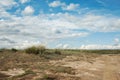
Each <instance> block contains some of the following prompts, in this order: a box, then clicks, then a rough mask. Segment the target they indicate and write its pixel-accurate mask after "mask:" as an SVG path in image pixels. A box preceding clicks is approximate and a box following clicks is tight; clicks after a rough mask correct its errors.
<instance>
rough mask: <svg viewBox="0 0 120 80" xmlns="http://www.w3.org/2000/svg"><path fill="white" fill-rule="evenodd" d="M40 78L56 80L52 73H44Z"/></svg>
mask: <svg viewBox="0 0 120 80" xmlns="http://www.w3.org/2000/svg"><path fill="white" fill-rule="evenodd" d="M41 80H56V77H55V76H54V75H47V74H46V75H44V76H43V78H42V79H41Z"/></svg>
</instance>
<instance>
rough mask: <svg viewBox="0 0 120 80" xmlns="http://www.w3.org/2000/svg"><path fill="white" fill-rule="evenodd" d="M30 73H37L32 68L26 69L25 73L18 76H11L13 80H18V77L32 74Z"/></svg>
mask: <svg viewBox="0 0 120 80" xmlns="http://www.w3.org/2000/svg"><path fill="white" fill-rule="evenodd" d="M30 74H32V75H35V74H36V73H35V72H33V71H32V70H26V71H25V73H23V74H21V75H18V76H14V77H12V78H11V80H16V78H22V77H25V76H27V75H30Z"/></svg>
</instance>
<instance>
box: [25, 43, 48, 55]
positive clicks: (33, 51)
mask: <svg viewBox="0 0 120 80" xmlns="http://www.w3.org/2000/svg"><path fill="white" fill-rule="evenodd" d="M45 50H46V48H45V46H41V45H40V46H32V47H29V48H27V49H25V52H26V53H29V54H43V53H44V52H45Z"/></svg>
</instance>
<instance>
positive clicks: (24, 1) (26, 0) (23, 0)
mask: <svg viewBox="0 0 120 80" xmlns="http://www.w3.org/2000/svg"><path fill="white" fill-rule="evenodd" d="M29 1H30V0H20V2H21V3H22V4H24V3H26V2H29Z"/></svg>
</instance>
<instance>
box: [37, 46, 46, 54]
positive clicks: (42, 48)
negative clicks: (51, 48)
mask: <svg viewBox="0 0 120 80" xmlns="http://www.w3.org/2000/svg"><path fill="white" fill-rule="evenodd" d="M37 48H38V49H39V53H40V54H44V52H45V50H46V48H45V46H42V45H40V46H38V47H37Z"/></svg>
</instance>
